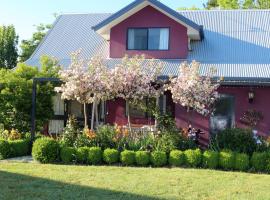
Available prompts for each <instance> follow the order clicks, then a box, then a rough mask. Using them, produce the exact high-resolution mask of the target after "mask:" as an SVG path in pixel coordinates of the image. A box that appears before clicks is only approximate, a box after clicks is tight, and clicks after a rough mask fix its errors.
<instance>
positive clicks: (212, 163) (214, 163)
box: [202, 151, 219, 169]
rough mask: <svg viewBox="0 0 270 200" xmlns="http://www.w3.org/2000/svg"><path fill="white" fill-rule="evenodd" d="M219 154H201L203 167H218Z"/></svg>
mask: <svg viewBox="0 0 270 200" xmlns="http://www.w3.org/2000/svg"><path fill="white" fill-rule="evenodd" d="M218 161H219V153H218V152H216V151H205V152H204V153H203V159H202V163H203V167H205V168H210V169H215V168H217V167H218Z"/></svg>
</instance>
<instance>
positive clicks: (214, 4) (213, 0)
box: [203, 0, 219, 9]
mask: <svg viewBox="0 0 270 200" xmlns="http://www.w3.org/2000/svg"><path fill="white" fill-rule="evenodd" d="M203 7H204V8H205V9H213V8H218V7H219V5H218V0H208V1H207V3H205V4H203Z"/></svg>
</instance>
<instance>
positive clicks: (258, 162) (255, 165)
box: [32, 138, 270, 172]
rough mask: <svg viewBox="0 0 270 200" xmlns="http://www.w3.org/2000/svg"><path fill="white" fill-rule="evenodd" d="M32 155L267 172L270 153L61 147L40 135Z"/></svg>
mask: <svg viewBox="0 0 270 200" xmlns="http://www.w3.org/2000/svg"><path fill="white" fill-rule="evenodd" d="M32 154H33V157H34V159H35V160H37V161H40V162H41V163H55V162H59V161H62V162H63V163H67V164H69V163H80V164H91V165H98V164H101V163H106V164H110V165H111V164H116V163H118V162H121V163H122V165H125V166H133V165H138V166H148V165H150V164H151V165H152V166H154V167H162V166H165V165H167V164H169V165H170V166H177V167H178V166H185V167H203V168H209V169H217V168H219V169H224V170H239V171H247V170H251V169H253V170H254V171H259V172H269V171H270V153H266V152H264V153H254V154H253V155H252V157H251V159H249V156H248V155H247V154H245V153H235V152H232V151H229V150H223V151H221V152H215V151H204V152H202V151H201V150H199V149H196V150H186V151H180V150H173V151H171V152H170V153H169V155H168V154H166V152H163V151H154V152H152V153H149V152H147V151H137V152H135V151H130V150H125V151H122V152H119V151H117V150H115V149H105V150H104V151H102V149H101V148H100V147H91V148H90V147H81V148H78V149H75V148H72V147H61V148H60V145H59V144H58V142H56V141H55V140H53V139H49V138H41V139H38V140H37V141H36V142H35V143H34V145H33V150H32Z"/></svg>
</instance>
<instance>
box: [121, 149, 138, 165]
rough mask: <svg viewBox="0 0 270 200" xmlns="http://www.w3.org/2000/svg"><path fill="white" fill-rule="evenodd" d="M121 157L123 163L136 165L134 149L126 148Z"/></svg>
mask: <svg viewBox="0 0 270 200" xmlns="http://www.w3.org/2000/svg"><path fill="white" fill-rule="evenodd" d="M120 158H121V162H122V164H123V165H134V164H135V162H136V158H135V152H134V151H129V150H125V151H123V152H121V156H120Z"/></svg>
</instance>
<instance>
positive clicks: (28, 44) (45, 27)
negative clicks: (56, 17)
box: [20, 24, 52, 62]
mask: <svg viewBox="0 0 270 200" xmlns="http://www.w3.org/2000/svg"><path fill="white" fill-rule="evenodd" d="M51 28H52V24H39V25H37V26H36V32H34V33H33V35H32V38H31V39H29V40H22V42H21V45H20V47H21V51H22V52H21V55H20V62H24V61H26V60H27V59H28V58H30V56H31V55H32V54H33V53H34V51H35V50H36V48H37V46H38V45H39V44H40V42H41V41H42V40H43V38H44V37H45V35H46V34H47V32H48V31H49V30H50V29H51Z"/></svg>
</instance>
